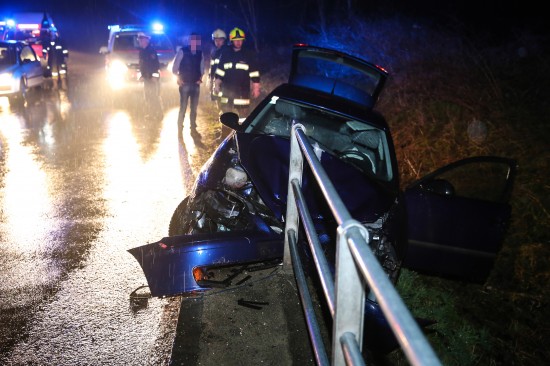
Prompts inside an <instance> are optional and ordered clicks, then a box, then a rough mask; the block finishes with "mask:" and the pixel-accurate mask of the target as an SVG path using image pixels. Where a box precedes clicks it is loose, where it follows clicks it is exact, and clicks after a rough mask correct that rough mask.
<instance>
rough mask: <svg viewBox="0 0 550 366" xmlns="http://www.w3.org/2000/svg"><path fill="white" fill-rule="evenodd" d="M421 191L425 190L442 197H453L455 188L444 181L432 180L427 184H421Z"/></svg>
mask: <svg viewBox="0 0 550 366" xmlns="http://www.w3.org/2000/svg"><path fill="white" fill-rule="evenodd" d="M421 187H422V189H425V190H427V191H428V192H432V193H435V194H439V195H442V196H449V197H450V196H454V194H455V188H454V187H453V185H452V184H451V183H450V182H449V181H447V180H445V179H434V180H430V181H428V182H425V183H422V185H421Z"/></svg>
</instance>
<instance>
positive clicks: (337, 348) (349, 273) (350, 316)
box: [332, 219, 369, 366]
mask: <svg viewBox="0 0 550 366" xmlns="http://www.w3.org/2000/svg"><path fill="white" fill-rule="evenodd" d="M351 230H356V231H359V233H360V234H361V236H362V237H363V239H365V245H367V244H366V243H368V242H369V232H368V230H367V229H366V228H365V227H364V226H363V225H361V223H360V222H358V221H356V220H353V219H351V220H348V221H346V222H343V223H342V224H341V225H340V226H338V239H337V240H338V241H337V244H336V276H335V281H336V286H335V295H336V301H335V304H336V311H335V313H334V325H333V331H332V339H333V343H332V344H333V348H332V364H333V365H338V366H339V365H345V364H346V361H345V357H344V352H343V351H342V347H341V344H340V341H339V340H340V338H341V337H342V336H343V335H344V334H345V333H346V332H349V333H352V334H353V335H354V336H355V338H356V340H357V343H358V344H359V347H360V348H361V347H362V345H363V323H364V321H363V317H364V311H365V292H366V290H365V288H366V283H365V282H366V281H364V280H363V275H362V273H361V271H360V269H359V268H358V267H357V265H356V263H355V260H354V259H353V255H352V254H351V250H350V248H349V244H348V236H349V231H351Z"/></svg>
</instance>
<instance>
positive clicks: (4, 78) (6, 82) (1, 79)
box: [0, 72, 13, 86]
mask: <svg viewBox="0 0 550 366" xmlns="http://www.w3.org/2000/svg"><path fill="white" fill-rule="evenodd" d="M12 83H13V78H12V75H11V73H9V72H5V73H3V74H0V85H2V86H11V85H12Z"/></svg>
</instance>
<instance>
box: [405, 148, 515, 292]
mask: <svg viewBox="0 0 550 366" xmlns="http://www.w3.org/2000/svg"><path fill="white" fill-rule="evenodd" d="M515 174H516V162H515V161H514V160H511V159H506V158H500V157H473V158H468V159H464V160H460V161H457V162H455V163H453V164H450V165H447V166H445V167H443V168H440V169H438V170H436V171H435V172H433V173H431V174H429V175H427V176H426V177H424V178H422V179H420V180H418V181H416V182H414V183H413V184H411V185H410V186H409V187H408V188H407V189H406V190H405V199H406V205H407V218H408V239H409V248H408V251H407V255H406V257H405V261H404V264H403V266H404V267H405V268H409V269H412V270H416V271H418V272H423V273H428V274H435V275H440V276H444V277H450V278H456V279H462V280H468V281H474V282H483V281H485V280H486V278H487V277H488V275H489V273H490V272H491V269H492V267H493V264H494V261H495V258H496V255H497V252H498V251H499V249H500V247H501V244H502V240H503V237H504V233H505V231H506V228H507V226H508V223H509V220H510V212H511V207H510V205H509V203H508V201H509V198H510V194H511V191H512V186H513V181H514V177H515Z"/></svg>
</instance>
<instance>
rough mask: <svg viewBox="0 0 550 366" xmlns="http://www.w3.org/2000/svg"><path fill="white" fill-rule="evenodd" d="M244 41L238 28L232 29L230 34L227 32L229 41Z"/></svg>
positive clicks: (243, 36) (241, 31)
mask: <svg viewBox="0 0 550 366" xmlns="http://www.w3.org/2000/svg"><path fill="white" fill-rule="evenodd" d="M245 39H246V37H245V35H244V32H243V30H242V29H240V28H233V29H232V30H231V32H229V40H230V41H244V40H245Z"/></svg>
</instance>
